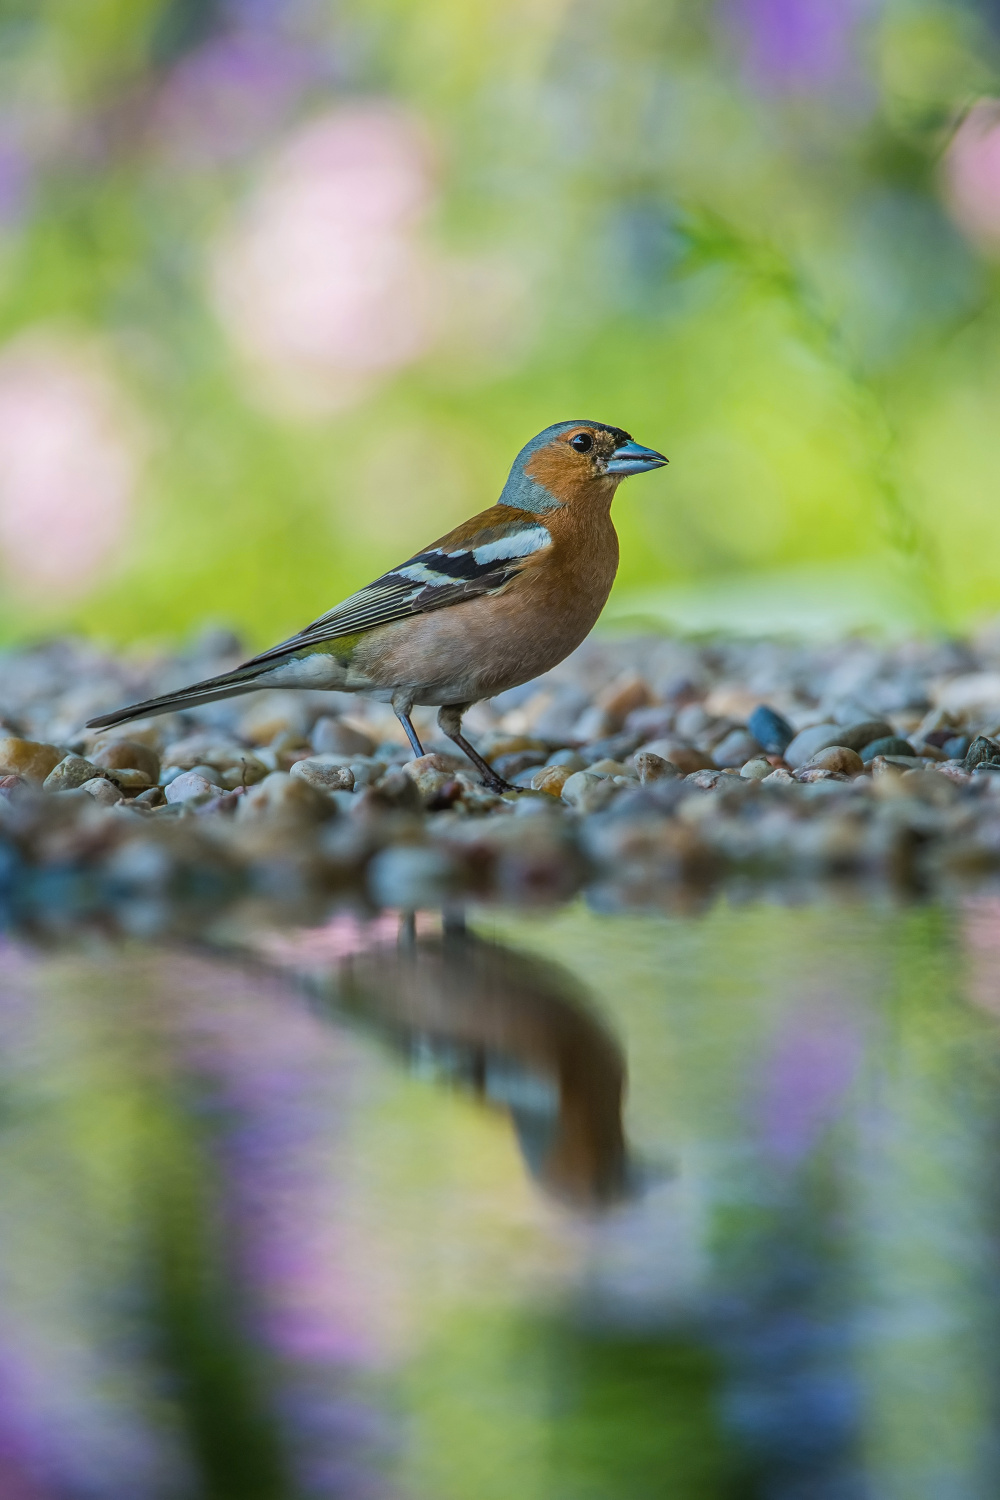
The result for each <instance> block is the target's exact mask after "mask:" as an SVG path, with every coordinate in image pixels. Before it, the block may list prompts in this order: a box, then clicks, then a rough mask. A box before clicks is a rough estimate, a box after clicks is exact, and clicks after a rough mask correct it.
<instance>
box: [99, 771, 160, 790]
mask: <svg viewBox="0 0 1000 1500" xmlns="http://www.w3.org/2000/svg"><path fill="white" fill-rule="evenodd" d="M108 780H109V781H113V782H114V784H115V786H117V787H120V788H121V790H122V791H123V792H144V791H145V790H146V788H147V787H148V786H149V785H150V781H151V778H150V776H149V775H148V774H147V773H146V772H145V771H139V770H135V769H133V768H132V767H131V766H122V767H121V769H120V770H117V771H109V772H108Z"/></svg>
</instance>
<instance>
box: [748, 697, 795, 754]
mask: <svg viewBox="0 0 1000 1500" xmlns="http://www.w3.org/2000/svg"><path fill="white" fill-rule="evenodd" d="M747 729H748V730H749V731H750V733H751V734H752V735H753V737H754V739H755V740H756V741H757V743H758V744H759V745H760V747H761V749H762V750H765V751H766V752H767V754H768V755H784V753H785V750H786V749H787V748H788V746H789V745H790V744H791V742H792V740H793V739H794V738H795V730H794V729H793V728H792V726H791V724H789V722H788V720H787V719H785V718H783V717H782V715H781V714H779V713H778V711H777V709H774V708H768V706H767V704H766V703H761V704H759V705H758V707H757V708H755V709H754V711H753V713H752V714H751V715H750V717H749V719H748V720H747Z"/></svg>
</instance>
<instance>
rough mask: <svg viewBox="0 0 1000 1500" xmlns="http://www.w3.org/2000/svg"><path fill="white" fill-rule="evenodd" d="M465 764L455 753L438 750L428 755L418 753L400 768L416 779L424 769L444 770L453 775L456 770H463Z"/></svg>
mask: <svg viewBox="0 0 1000 1500" xmlns="http://www.w3.org/2000/svg"><path fill="white" fill-rule="evenodd" d="M467 765H468V762H467V761H465V760H459V758H458V756H457V755H442V754H441V753H440V752H438V751H432V752H431V754H430V755H418V756H416V758H415V759H414V760H408V761H407V762H406V764H405V765H404V766H402V767H401V769H402V771H403V772H404V773H405V774H406V775H407V776H411V777H412V778H413V780H414V781H417V780H419V778H420V777H421V776H423V774H424V772H425V771H444V772H445V773H446V774H447V775H448V776H454V774H455V772H456V771H463V770H465V769H466V768H467Z"/></svg>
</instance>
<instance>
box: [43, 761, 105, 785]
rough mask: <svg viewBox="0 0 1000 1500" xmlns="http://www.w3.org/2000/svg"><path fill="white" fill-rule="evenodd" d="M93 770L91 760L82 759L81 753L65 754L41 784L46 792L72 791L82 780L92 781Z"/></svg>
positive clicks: (82, 782) (81, 783)
mask: <svg viewBox="0 0 1000 1500" xmlns="http://www.w3.org/2000/svg"><path fill="white" fill-rule="evenodd" d="M95 770H96V768H95V766H94V765H93V764H92V762H91V761H89V760H84V758H83V756H82V755H66V756H64V757H63V759H62V760H61V761H60V762H59V764H58V765H57V766H55V767H54V768H53V769H52V770H51V771H50V772H49V774H48V775H47V776H46V778H45V780H44V781H43V782H42V786H43V787H44V788H45V790H46V791H47V792H72V791H73V790H75V788H76V787H80V786H83V784H84V782H87V781H92V780H93V778H94V774H95Z"/></svg>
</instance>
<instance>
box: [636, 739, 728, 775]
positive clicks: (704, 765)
mask: <svg viewBox="0 0 1000 1500" xmlns="http://www.w3.org/2000/svg"><path fill="white" fill-rule="evenodd" d="M642 749H643V751H644V752H645V753H646V754H647V755H658V756H660V757H661V759H663V760H668V761H669V762H670V764H671V765H672V766H675V767H676V768H677V770H678V772H679V773H680V775H681V776H690V774H691V772H692V771H715V770H717V769H718V767H717V766H716V764H715V761H714V760H713V759H712V757H711V756H710V755H708V754H706V753H705V751H703V750H696V749H695V748H694V746H693V745H679V744H678V743H677V742H676V740H650V741H649V743H648V744H645V745H643V747H642Z"/></svg>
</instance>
